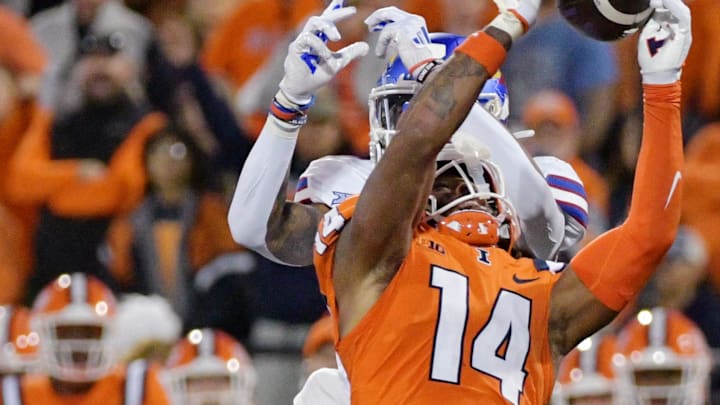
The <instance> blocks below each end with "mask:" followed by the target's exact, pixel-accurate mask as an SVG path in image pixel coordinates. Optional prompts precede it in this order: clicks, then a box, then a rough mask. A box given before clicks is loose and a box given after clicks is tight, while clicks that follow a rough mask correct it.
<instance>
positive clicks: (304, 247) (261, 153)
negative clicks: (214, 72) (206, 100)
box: [228, 115, 327, 266]
mask: <svg viewBox="0 0 720 405" xmlns="http://www.w3.org/2000/svg"><path fill="white" fill-rule="evenodd" d="M298 131H299V127H293V126H288V125H287V124H285V123H283V122H281V121H279V120H278V119H277V118H275V117H273V116H272V115H269V116H268V119H267V122H266V123H265V127H263V130H262V131H261V133H260V136H259V137H258V140H257V141H256V142H255V145H253V148H252V150H251V151H250V155H249V156H248V158H247V160H246V161H245V165H244V166H243V169H242V171H241V173H240V178H239V179H238V183H237V187H236V188H235V194H234V195H233V199H232V203H231V204H230V211H229V213H228V223H229V225H230V231H231V232H232V235H233V239H235V241H236V242H237V243H239V244H241V245H244V246H246V247H248V248H249V249H252V250H254V251H256V252H258V253H260V254H261V255H263V256H265V257H267V258H268V259H270V260H273V261H275V262H278V263H282V264H287V265H291V266H306V265H309V264H312V241H313V236H314V234H315V230H316V228H317V223H318V221H319V219H320V216H321V215H322V213H323V212H324V210H326V209H327V208H325V209H324V210H321V209H320V208H318V206H319V205H316V206H306V205H301V204H298V203H293V202H290V201H286V196H287V194H286V190H287V173H288V168H289V166H290V160H291V159H292V155H293V151H294V149H295V142H296V137H297V133H298Z"/></svg>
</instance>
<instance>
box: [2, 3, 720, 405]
mask: <svg viewBox="0 0 720 405" xmlns="http://www.w3.org/2000/svg"><path fill="white" fill-rule="evenodd" d="M347 3H356V4H355V5H356V6H357V7H358V13H357V15H355V16H353V17H352V18H349V19H348V20H346V21H343V22H341V23H340V24H339V26H340V32H341V33H342V34H343V40H342V41H341V42H342V43H340V44H338V45H337V47H341V46H343V45H344V44H346V43H350V42H353V41H357V40H359V39H363V38H365V39H366V40H367V41H368V43H371V44H373V43H374V42H375V38H373V36H374V35H376V34H373V33H368V32H367V27H366V26H365V24H364V23H363V20H364V18H365V17H366V16H367V15H368V14H369V13H370V12H372V11H373V10H375V9H377V8H379V7H383V6H387V5H395V6H398V7H401V8H404V9H405V10H408V11H410V12H414V13H418V14H421V15H423V16H424V17H425V18H426V21H427V24H428V28H429V29H430V31H431V32H437V31H443V32H452V33H456V34H463V35H466V34H469V33H472V32H474V31H476V30H477V29H478V28H480V27H482V26H483V25H484V24H485V23H486V22H487V21H489V19H491V18H492V17H493V16H494V15H495V14H496V10H495V8H494V4H493V3H492V1H490V0H452V1H451V0H395V1H390V0H367V1H362V2H360V1H348V2H347ZM687 3H688V6H689V7H690V8H691V10H692V13H693V37H694V42H693V47H692V49H691V51H690V55H689V57H688V59H687V63H686V65H685V67H684V73H683V104H682V105H683V112H682V114H683V120H684V122H683V126H684V136H685V141H686V144H687V145H686V168H685V172H684V174H683V178H684V181H685V193H684V201H683V219H682V221H683V225H684V227H683V229H682V231H681V232H680V234H679V235H680V236H679V237H678V240H677V241H676V243H675V245H673V248H672V249H671V251H670V252H669V253H668V256H667V258H666V261H665V263H664V264H663V266H662V268H661V269H659V270H658V272H657V274H656V276H655V277H654V279H653V280H652V282H651V283H650V285H649V286H648V288H647V289H646V291H645V292H644V293H643V294H642V296H641V297H640V298H639V300H638V303H637V304H636V306H635V308H634V309H633V310H632V311H629V314H628V315H627V316H625V317H624V319H626V322H625V323H623V322H618V323H617V325H616V326H615V329H616V330H620V329H622V328H630V327H632V325H634V322H635V321H633V319H635V317H634V315H633V314H634V313H635V312H636V311H637V310H640V309H642V308H664V310H663V311H665V312H667V313H668V314H672V315H667V317H668V319H682V322H689V323H690V324H694V325H697V328H698V330H701V331H702V334H703V335H704V336H705V338H706V340H707V343H708V344H709V347H710V348H715V353H717V350H719V349H720V315H719V314H720V233H718V232H717V231H716V230H717V229H718V228H720V209H718V207H720V192H718V191H717V190H720V47H718V46H717V45H716V44H715V39H716V38H717V37H718V35H720V32H718V30H720V25H718V24H717V23H716V18H717V16H718V15H720V2H717V1H715V0H688V1H687ZM323 7H324V1H322V0H203V1H201V0H153V1H150V0H126V1H125V2H122V1H119V0H65V1H62V0H35V1H33V0H0V173H2V176H0V229H3V232H0V287H1V288H0V304H3V305H6V306H5V307H2V310H0V319H4V321H3V322H4V324H5V325H6V326H5V329H4V330H0V336H2V337H3V338H4V339H5V342H9V343H10V344H14V345H15V346H16V347H15V349H13V350H15V351H16V352H17V353H15V354H17V356H15V357H17V358H13V359H11V360H0V363H1V362H7V363H8V365H7V370H6V371H5V374H10V375H15V374H17V373H24V372H30V373H31V375H36V374H37V376H38V378H37V379H36V380H32V379H28V381H30V382H29V383H28V385H33V384H35V385H36V386H38V387H41V388H38V390H40V391H42V390H45V391H48V392H50V391H53V392H54V394H53V395H55V396H60V395H61V394H62V392H63V390H70V392H71V393H73V395H75V393H76V392H85V391H83V389H85V390H88V389H89V388H87V387H85V388H83V387H84V385H83V384H87V383H88V381H106V380H108V381H109V380H112V381H115V382H114V383H110V382H108V383H107V384H105V385H112V384H115V385H113V387H115V386H116V388H113V389H117V390H119V391H118V392H125V394H124V395H126V396H127V395H138V394H137V393H135V391H134V390H135V388H132V387H130V385H129V384H131V382H132V379H131V378H130V376H131V375H139V376H140V378H151V379H157V380H158V382H160V383H162V384H161V385H162V386H164V387H166V389H167V387H175V388H177V389H178V390H180V391H183V390H184V391H187V392H189V391H190V390H189V387H190V385H193V387H194V388H195V389H196V392H201V393H202V392H204V391H203V390H205V391H213V392H218V389H215V388H213V387H218V386H229V387H230V388H232V389H234V390H245V391H247V390H251V391H252V390H254V391H255V398H256V399H255V402H256V403H257V404H260V405H262V404H276V403H289V401H290V399H291V398H292V395H293V394H294V392H296V391H297V388H298V385H297V384H298V382H299V381H302V379H303V376H306V375H307V373H308V372H309V370H311V369H313V368H315V367H318V365H320V366H322V365H324V364H333V362H334V356H333V353H332V347H331V346H329V326H328V325H326V326H322V323H323V322H325V320H324V318H323V316H324V314H325V308H324V301H323V298H322V297H321V295H320V293H319V291H318V286H317V281H316V279H315V274H314V270H313V269H312V268H311V267H306V268H287V267H284V266H282V265H279V264H276V263H273V262H271V261H268V260H266V259H264V258H262V257H260V256H258V255H256V254H254V253H252V252H250V251H248V250H246V249H244V248H243V247H242V246H238V245H237V244H235V243H234V241H233V240H232V237H231V235H230V232H229V229H228V226H227V220H226V215H227V207H228V203H229V200H230V198H231V196H232V191H233V187H234V185H235V181H236V179H237V174H238V173H239V171H240V169H241V168H242V165H243V162H244V160H245V157H246V156H247V154H248V152H249V149H250V147H251V146H252V144H253V140H254V139H255V137H256V136H257V134H258V133H259V131H260V129H261V127H262V125H263V122H264V120H265V117H266V116H267V113H268V108H269V104H270V101H271V100H272V97H273V95H274V94H275V92H276V91H277V83H278V82H279V81H280V79H281V78H282V75H283V66H282V62H283V59H284V57H285V54H286V52H287V46H288V44H289V42H290V41H291V40H292V39H293V38H294V34H295V33H296V32H297V30H298V29H299V28H300V27H302V24H303V22H304V21H305V19H306V18H307V17H308V16H310V15H312V14H317V13H318V12H319V11H321V10H322V8H323ZM333 46H336V45H333ZM635 52H636V45H635V41H634V39H633V38H630V39H624V40H621V41H618V42H613V43H603V42H597V41H594V40H591V39H589V38H587V37H584V36H582V35H581V34H580V33H578V32H577V31H574V30H573V29H572V28H571V27H570V26H569V25H568V24H567V23H566V22H565V21H564V20H563V19H562V18H561V17H560V15H559V14H558V12H557V10H556V9H555V7H554V2H553V1H552V0H544V2H543V8H542V11H541V13H540V16H539V18H538V22H537V25H536V26H535V27H534V28H533V30H532V31H530V33H529V34H528V35H527V36H525V37H524V38H522V39H521V40H520V41H518V43H517V44H515V45H514V46H513V49H512V50H511V52H510V53H509V54H508V58H507V61H506V62H505V64H504V65H503V66H502V72H503V75H504V78H505V81H506V83H507V86H508V89H509V93H510V100H511V102H510V120H509V123H508V125H509V126H510V127H511V129H513V130H524V129H532V130H534V131H535V135H534V136H533V137H531V138H528V139H525V140H523V143H524V146H525V147H526V148H527V150H528V151H529V153H531V154H534V155H548V154H549V155H555V156H557V157H560V158H562V159H564V160H566V161H568V162H570V163H571V165H572V166H573V168H574V169H575V170H576V171H577V173H578V174H579V176H580V178H581V179H582V180H583V182H584V184H585V188H586V191H587V195H588V200H589V203H590V207H591V209H590V219H589V232H588V237H587V238H588V240H589V239H592V238H593V237H594V236H597V235H598V234H600V233H602V232H603V231H604V230H606V229H608V228H609V227H610V226H611V225H614V224H615V223H616V222H617V221H619V220H620V219H621V218H623V217H624V216H625V212H626V209H627V204H628V199H629V196H630V191H631V187H632V184H631V182H630V179H632V175H633V173H632V172H631V171H632V170H633V169H632V168H634V167H635V159H636V157H637V150H638V148H639V142H640V136H641V134H642V128H641V127H640V126H641V122H642V111H641V105H642V102H641V101H642V100H641V94H642V92H641V83H640V74H639V70H638V67H637V63H636V57H635V55H634V53H635ZM384 67H385V65H384V62H383V61H382V60H380V59H377V58H374V57H372V56H368V57H365V58H361V59H360V60H358V61H356V62H354V63H353V64H352V65H351V66H350V67H349V68H348V69H345V70H343V71H342V72H341V73H340V75H339V77H338V78H337V80H336V81H335V82H333V83H332V85H331V86H330V87H329V88H327V89H324V90H323V91H322V92H321V93H320V94H318V96H317V100H316V104H315V105H314V106H313V108H312V110H311V111H310V113H309V115H308V116H309V121H308V124H307V125H306V128H305V129H303V131H302V133H301V135H300V137H299V140H298V146H297V149H296V154H295V157H294V160H293V164H292V168H291V178H295V179H296V178H297V176H298V175H299V174H300V173H301V172H302V171H303V170H304V169H305V167H306V166H307V164H308V163H309V162H310V161H312V160H313V159H316V158H318V157H322V156H325V155H330V154H354V155H357V156H361V157H366V156H367V155H368V141H369V138H368V131H369V124H368V107H367V105H368V102H367V100H368V98H367V97H368V93H369V91H370V89H371V88H372V87H373V86H374V85H375V80H376V79H377V77H378V76H379V74H380V72H382V70H383V69H384ZM269 158H271V157H269ZM293 188H294V187H291V188H290V189H289V190H288V196H291V195H292V193H293ZM713 190H715V191H713ZM566 259H567V258H566ZM83 275H85V276H86V277H85V276H83ZM76 280H84V281H76ZM76 283H81V284H82V283H85V284H87V289H86V292H84V293H81V294H80V295H81V296H75V295H74V293H73V292H72V291H70V290H73V288H74V287H72V286H73V285H74V284H76ZM83 285H84V284H83ZM71 287H72V288H71ZM90 287H92V288H90ZM63 290H68V292H66V293H65V294H66V295H64V296H63V294H64V293H63ZM73 291H74V290H73ZM116 298H117V300H118V302H119V304H118V306H117V308H115V304H114V301H115V299H116ZM63 300H65V301H63ZM83 300H84V301H83ZM80 301H82V305H80V304H79V302H80ZM99 303H103V304H99ZM74 304H77V308H76V307H75V306H73V305H74ZM86 304H87V305H86ZM25 307H28V308H30V307H32V310H26V309H24V308H25ZM68 308H70V310H68ZM123 308H125V309H123ZM73 309H77V311H79V313H82V314H80V315H78V316H79V317H80V319H85V318H83V316H87V317H88V318H87V319H91V318H92V322H90V321H87V320H86V321H84V322H85V323H82V322H79V324H81V325H83V326H84V327H77V324H78V322H75V327H68V328H61V327H56V326H53V325H66V326H67V325H70V326H72V325H73V322H74V321H67V319H65V318H64V317H63V316H58V314H62V313H64V312H63V311H66V310H67V312H69V313H73ZM83 311H84V312H83ZM658 311H660V312H658ZM85 312H87V314H85V315H83V314H84V313H85ZM661 312H662V311H661V310H660V309H655V310H653V312H649V313H652V314H655V315H656V318H657V317H665V316H666V315H657V314H659V313H661ZM665 312H662V313H663V314H665ZM13 314H14V315H13ZM50 314H54V316H49V315H50ZM111 314H113V316H112V317H111V318H112V322H110V320H109V315H111ZM683 314H684V315H683ZM66 316H70V315H67V314H66ZM19 318H22V319H24V321H18V322H20V324H19V325H18V326H16V325H14V324H12V326H8V325H11V323H10V321H11V320H13V319H19ZM106 318H107V319H106ZM68 319H69V318H68ZM663 319H664V318H663ZM63 320H64V321H63ZM318 320H320V322H321V324H320V325H316V326H315V327H313V328H312V329H310V325H312V324H313V323H314V322H316V321H318ZM96 321H97V323H93V322H96ZM13 322H14V321H13ZM53 322H55V324H53ZM63 322H65V323H63ZM68 322H69V323H68ZM638 322H640V324H642V321H638ZM668 322H669V321H668ZM673 322H674V321H673ZM678 322H680V321H678ZM625 324H627V326H624V325H625ZM93 325H95V326H93ZM642 326H645V327H646V326H647V324H642V325H640V326H638V327H642ZM23 327H26V328H27V329H22V328H23ZM43 328H45V329H43ZM105 328H107V330H105ZM323 328H324V329H323ZM323 330H324V332H323ZM308 331H310V333H308ZM62 332H65V336H61V335H62V334H63V333H62ZM629 333H631V332H626V334H629ZM632 333H636V332H632ZM33 334H34V335H33ZM18 336H22V342H23V343H22V344H20V343H18V342H19V340H15V341H14V340H13V339H16V338H17V337H18ZM33 336H34V337H33ZM99 336H102V337H103V339H99V338H98V337H99ZM183 336H184V337H183ZM105 338H107V339H108V340H107V341H106V340H105ZM38 339H39V342H40V344H38ZM93 339H94V340H98V341H102V342H103V344H108V343H107V342H114V343H112V344H110V347H100V348H97V349H88V350H86V352H85V354H84V355H83V356H85V357H84V358H82V359H78V358H76V357H77V356H79V355H78V354H77V353H76V351H74V349H73V348H72V347H73V344H74V343H73V342H80V341H85V340H93ZM46 341H47V342H49V343H45V342H46ZM596 341H597V339H596ZM13 342H14V343H13ZM207 342H211V343H212V344H210V343H207ZM64 345H65V346H64ZM34 346H39V347H34ZM45 346H46V347H45ZM173 346H174V347H173ZM586 346H587V343H586ZM201 348H202V350H201ZM203 350H209V351H207V353H208V356H206V357H207V358H208V359H212V360H213V361H215V362H217V364H215V363H213V361H209V360H208V361H207V362H203V361H199V359H201V358H204V357H203V356H204V354H206V353H205V352H204V351H203ZM106 351H108V352H115V353H114V354H113V355H112V356H110V355H108V354H106ZM584 351H587V350H584ZM5 352H7V350H6V351H4V352H3V353H5ZM25 352H27V353H25ZM43 353H45V354H43ZM48 353H49V354H48ZM73 353H75V354H73ZM303 353H304V355H305V357H306V360H305V362H304V363H303V362H301V358H302V355H303ZM710 353H712V350H711V351H710ZM105 356H108V357H105ZM314 356H318V357H317V358H315V357H314ZM53 359H54V360H53ZM58 359H60V360H62V359H64V360H65V361H67V362H68V363H73V362H75V363H77V362H82V363H88V364H90V363H93V362H95V363H97V368H98V370H96V372H97V375H94V376H88V375H83V376H79V375H78V374H77V370H74V369H73V367H72V366H71V365H70V364H64V363H62V361H60V362H59V363H58V361H59V360H58ZM137 359H148V360H151V361H149V363H145V362H143V363H138V362H137V361H135V360H137ZM15 363H17V364H15ZM56 363H57V364H56ZM155 363H159V364H164V367H163V368H162V369H161V368H160V367H159V366H157V367H156V365H155ZM196 363H197V364H196ZM148 364H149V365H148ZM198 364H200V365H199V366H198ZM190 365H192V366H193V367H195V366H197V367H200V369H203V370H205V369H204V368H203V367H206V368H207V370H213V367H219V368H220V369H223V367H224V370H226V371H227V370H231V371H232V372H231V373H230V374H228V375H230V376H232V378H230V377H228V378H229V379H228V380H221V381H216V380H213V379H211V378H205V379H203V378H197V379H195V380H192V381H190V380H188V376H187V373H186V372H185V371H187V370H189V369H193V368H192V367H190ZM0 366H2V367H3V368H6V366H5V365H2V364H0ZM708 367H710V366H708ZM118 370H119V371H118ZM173 370H175V373H173ZM156 374H157V375H156ZM207 375H213V374H212V371H209V372H208V374H207ZM48 376H49V377H48ZM43 378H46V379H47V378H50V380H47V381H51V382H52V384H51V383H50V382H47V381H46V380H44V379H43ZM567 378H570V377H567ZM718 379H720V374H718V375H717V376H716V380H718ZM56 381H64V382H65V383H67V384H65V385H62V384H60V385H58V384H56ZM139 381H141V382H142V381H143V380H139ZM568 381H569V380H568ZM123 384H125V385H123ZM218 384H220V385H218ZM140 385H141V386H142V387H144V388H143V389H144V390H145V391H142V390H141V394H142V392H146V394H147V395H146V398H150V397H151V396H152V395H155V394H153V393H152V390H154V389H155V388H153V385H152V384H150V385H148V384H142V383H141V384H140ZM713 386H714V387H717V388H716V389H720V382H718V381H715V384H714V385H713ZM3 387H5V385H4V384H3ZM178 387H180V388H178ZM232 389H230V391H232ZM73 390H79V391H73ZM123 390H124V391H123ZM170 391H172V389H170ZM173 392H174V391H173ZM133 393H134V394H133ZM3 395H5V388H3ZM38 395H39V394H38ZM48 395H49V394H48ZM96 395H100V394H96ZM157 395H161V394H159V393H158V394H157ZM198 395H202V394H198ZM3 398H5V397H3ZM248 398H250V396H248ZM714 398H716V400H715V402H714V403H720V394H718V395H715V396H714ZM56 401H60V400H59V399H56ZM4 403H8V402H4ZM30 403H32V404H36V403H37V404H41V402H30ZM42 403H64V402H52V401H51V402H42ZM84 403H85V402H84ZM86 403H91V402H86ZM118 403H119V402H118ZM158 403H163V402H158ZM178 403H183V402H178Z"/></svg>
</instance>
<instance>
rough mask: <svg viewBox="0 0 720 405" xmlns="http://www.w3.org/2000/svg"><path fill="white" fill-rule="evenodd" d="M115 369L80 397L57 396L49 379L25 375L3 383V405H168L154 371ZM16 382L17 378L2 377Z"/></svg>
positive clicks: (134, 368) (35, 375)
mask: <svg viewBox="0 0 720 405" xmlns="http://www.w3.org/2000/svg"><path fill="white" fill-rule="evenodd" d="M141 364H142V361H136V362H133V363H131V365H130V366H128V367H117V368H115V369H114V370H113V371H111V372H110V373H109V374H108V375H107V376H105V377H104V378H102V379H101V380H99V381H98V382H96V383H95V384H94V385H93V386H92V388H90V390H89V391H87V392H84V393H81V394H71V395H60V394H58V393H57V392H56V391H55V389H53V386H52V383H51V381H50V378H49V377H48V376H46V375H41V374H29V375H25V376H23V377H22V378H21V379H20V380H19V386H17V385H16V383H15V381H3V384H2V390H3V391H2V396H1V398H2V401H0V403H1V404H3V405H9V404H17V405H20V404H22V405H169V404H170V402H169V400H168V399H167V395H166V394H165V390H164V388H163V386H162V385H161V383H160V380H159V376H158V369H157V368H156V367H155V366H150V367H148V368H144V367H135V365H141ZM8 378H17V377H5V379H8Z"/></svg>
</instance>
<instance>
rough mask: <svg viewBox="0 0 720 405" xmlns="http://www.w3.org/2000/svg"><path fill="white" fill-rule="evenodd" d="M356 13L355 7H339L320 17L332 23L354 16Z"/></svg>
mask: <svg viewBox="0 0 720 405" xmlns="http://www.w3.org/2000/svg"><path fill="white" fill-rule="evenodd" d="M356 12H357V9H356V8H355V7H341V8H337V9H334V10H329V11H326V12H324V13H323V14H322V17H323V18H325V19H327V20H330V21H332V22H338V21H340V20H344V19H346V18H348V17H350V16H351V15H354V14H355V13H356Z"/></svg>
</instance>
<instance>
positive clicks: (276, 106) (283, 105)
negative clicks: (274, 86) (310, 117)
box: [270, 90, 315, 126]
mask: <svg viewBox="0 0 720 405" xmlns="http://www.w3.org/2000/svg"><path fill="white" fill-rule="evenodd" d="M313 104H315V96H313V97H312V98H311V99H310V102H309V103H307V104H303V105H299V104H295V103H293V102H292V101H290V99H288V97H287V96H285V94H284V93H283V92H282V90H281V91H278V92H277V94H275V97H274V98H273V101H272V103H270V113H271V114H272V115H273V116H274V117H275V118H277V119H279V120H281V121H284V122H286V123H288V124H290V125H293V126H302V125H305V123H307V114H306V111H307V110H309V109H310V107H312V106H313Z"/></svg>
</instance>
